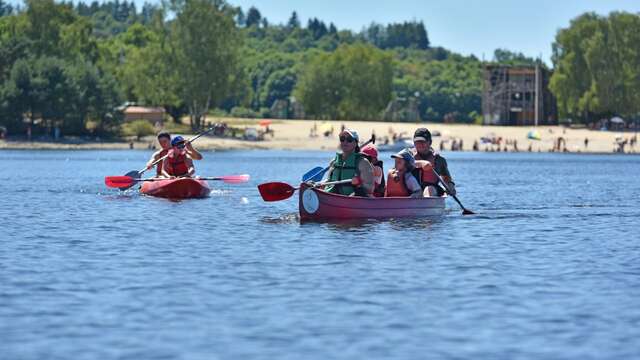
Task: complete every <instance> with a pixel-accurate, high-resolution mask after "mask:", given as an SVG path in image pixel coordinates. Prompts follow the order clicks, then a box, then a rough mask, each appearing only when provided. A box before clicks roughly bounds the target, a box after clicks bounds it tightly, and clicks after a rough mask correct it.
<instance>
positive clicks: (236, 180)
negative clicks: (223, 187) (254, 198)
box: [220, 174, 250, 184]
mask: <svg viewBox="0 0 640 360" xmlns="http://www.w3.org/2000/svg"><path fill="white" fill-rule="evenodd" d="M249 178H250V176H249V175H247V174H243V175H227V176H221V177H220V180H222V181H224V182H225V183H227V184H242V183H246V182H247V181H249Z"/></svg>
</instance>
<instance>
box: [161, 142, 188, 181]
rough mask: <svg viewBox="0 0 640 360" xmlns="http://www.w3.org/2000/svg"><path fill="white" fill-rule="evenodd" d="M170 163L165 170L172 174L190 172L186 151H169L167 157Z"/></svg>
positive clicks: (180, 174) (179, 174)
mask: <svg viewBox="0 0 640 360" xmlns="http://www.w3.org/2000/svg"><path fill="white" fill-rule="evenodd" d="M167 159H168V160H169V161H168V164H167V166H166V168H165V171H166V172H167V173H168V174H169V175H171V176H182V175H186V174H187V173H188V172H189V167H188V166H187V161H186V160H187V154H186V152H185V151H180V152H178V153H176V151H175V150H174V149H171V150H170V151H169V156H168V157H167Z"/></svg>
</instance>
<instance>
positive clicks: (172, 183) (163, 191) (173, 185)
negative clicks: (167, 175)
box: [140, 178, 211, 199]
mask: <svg viewBox="0 0 640 360" xmlns="http://www.w3.org/2000/svg"><path fill="white" fill-rule="evenodd" d="M140 192H141V193H143V194H145V195H150V196H157V197H163V198H168V199H193V198H204V197H207V196H209V193H210V192H211V189H210V188H209V184H207V182H206V181H204V180H196V179H191V178H180V179H166V180H157V181H145V182H144V183H142V188H140Z"/></svg>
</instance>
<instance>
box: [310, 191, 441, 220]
mask: <svg viewBox="0 0 640 360" xmlns="http://www.w3.org/2000/svg"><path fill="white" fill-rule="evenodd" d="M445 198H446V197H425V198H419V199H413V198H408V197H390V198H362V197H353V196H344V195H338V194H332V193H328V192H325V191H323V190H319V189H316V188H312V187H309V186H308V185H306V184H304V183H302V184H301V185H300V192H299V195H298V207H299V211H300V220H301V221H313V220H332V219H333V220H348V219H385V218H411V217H430V216H440V215H442V214H444V208H445Z"/></svg>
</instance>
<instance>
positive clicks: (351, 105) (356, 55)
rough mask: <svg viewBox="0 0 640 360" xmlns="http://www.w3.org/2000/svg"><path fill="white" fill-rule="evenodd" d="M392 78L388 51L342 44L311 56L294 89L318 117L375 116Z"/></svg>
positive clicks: (385, 99)
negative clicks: (327, 51) (330, 50)
mask: <svg viewBox="0 0 640 360" xmlns="http://www.w3.org/2000/svg"><path fill="white" fill-rule="evenodd" d="M392 79H393V67H392V58H391V56H390V55H389V54H386V53H384V52H382V51H380V50H377V49H375V48H373V47H372V46H370V45H364V44H356V45H342V46H340V47H339V48H338V49H337V50H336V51H335V52H334V53H330V54H327V53H325V54H320V55H318V56H316V57H315V58H314V59H313V60H311V62H310V63H309V64H308V65H307V67H306V68H305V70H304V71H303V72H302V75H301V77H300V81H299V82H298V85H297V87H296V92H295V93H296V97H297V98H299V99H300V101H301V102H302V103H303V105H304V107H305V110H306V111H307V112H308V113H309V114H311V115H313V116H316V117H319V118H335V119H379V118H380V113H381V111H382V110H383V109H384V107H385V106H386V105H387V103H388V102H389V101H390V100H391V91H392Z"/></svg>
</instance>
